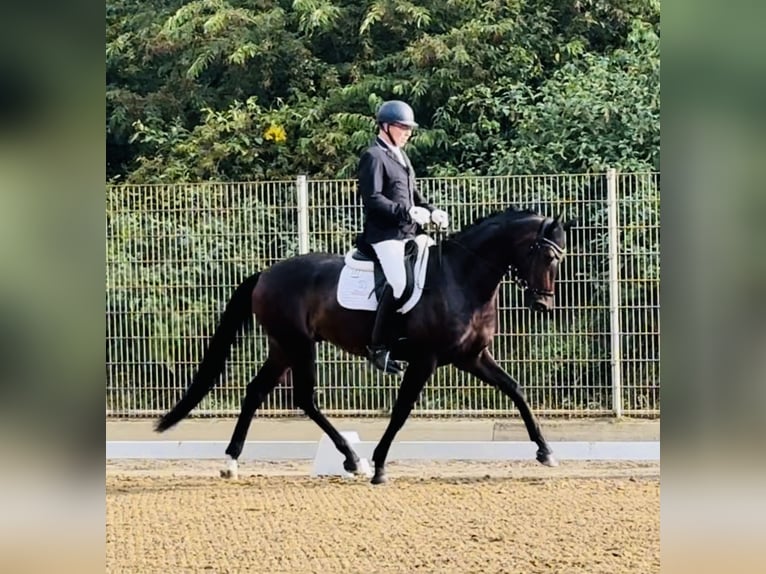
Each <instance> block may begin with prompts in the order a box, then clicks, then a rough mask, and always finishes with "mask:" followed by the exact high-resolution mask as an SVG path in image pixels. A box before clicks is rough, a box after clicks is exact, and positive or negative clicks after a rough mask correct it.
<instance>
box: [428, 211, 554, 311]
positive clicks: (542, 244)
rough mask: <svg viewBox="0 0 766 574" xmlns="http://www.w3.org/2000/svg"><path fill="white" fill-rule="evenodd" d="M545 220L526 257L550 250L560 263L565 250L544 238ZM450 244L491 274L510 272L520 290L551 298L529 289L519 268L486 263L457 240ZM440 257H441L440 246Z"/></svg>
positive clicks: (544, 292)
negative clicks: (545, 249)
mask: <svg viewBox="0 0 766 574" xmlns="http://www.w3.org/2000/svg"><path fill="white" fill-rule="evenodd" d="M545 224H546V220H543V221H542V223H540V229H539V230H538V232H537V237H536V238H535V241H534V242H533V243H532V245H530V246H529V251H528V252H527V257H531V256H532V255H533V254H534V253H535V252H537V251H539V250H540V249H543V248H546V247H547V248H550V249H551V251H553V256H554V258H555V259H556V261H561V259H563V258H564V255H565V253H566V250H565V249H562V248H561V247H559V246H558V245H556V243H554V242H553V241H551V240H550V239H548V238H547V237H545V227H546V225H545ZM449 241H450V243H454V244H455V245H457V246H458V247H460V248H461V249H463V250H464V251H465V252H466V253H468V254H469V255H470V256H471V257H473V258H475V259H476V260H478V261H479V263H481V264H482V265H483V266H484V267H486V268H487V269H489V270H490V271H492V272H493V273H497V272H501V274H500V275H501V277H502V276H505V274H506V273H508V272H509V271H510V273H511V280H512V281H513V282H514V283H515V284H516V285H518V286H519V287H520V288H521V289H525V290H529V291H530V292H531V293H533V294H535V295H545V296H553V292H552V291H546V290H543V289H531V288H530V287H529V283H528V282H527V280H526V279H524V278H523V277H522V276H521V275H520V274H519V268H518V267H517V266H516V265H513V264H510V265H508V266H507V267H505V266H502V267H501V266H498V265H496V264H494V263H491V262H489V261H487V259H486V258H484V257H482V256H481V255H479V254H478V253H476V252H475V251H474V250H473V249H470V248H468V247H466V246H465V245H463V243H461V242H460V241H458V240H457V239H450V240H449ZM440 255H441V246H440Z"/></svg>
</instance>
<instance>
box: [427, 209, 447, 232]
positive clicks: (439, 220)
mask: <svg viewBox="0 0 766 574" xmlns="http://www.w3.org/2000/svg"><path fill="white" fill-rule="evenodd" d="M431 221H433V222H434V223H435V224H436V225H438V226H439V227H440V228H441V229H447V227H448V226H449V215H447V212H446V211H443V210H441V209H434V210H433V211H432V212H431Z"/></svg>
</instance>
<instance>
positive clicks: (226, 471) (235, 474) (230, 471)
mask: <svg viewBox="0 0 766 574" xmlns="http://www.w3.org/2000/svg"><path fill="white" fill-rule="evenodd" d="M220 474H221V478H232V479H236V478H239V465H238V464H237V461H236V460H235V459H233V458H229V459H228V460H227V461H226V468H222V469H221V472H220Z"/></svg>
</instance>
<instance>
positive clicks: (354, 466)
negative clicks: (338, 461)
mask: <svg viewBox="0 0 766 574" xmlns="http://www.w3.org/2000/svg"><path fill="white" fill-rule="evenodd" d="M343 470H345V471H346V472H352V473H354V474H359V458H358V457H357V458H351V459H348V458H347V459H346V460H344V461H343Z"/></svg>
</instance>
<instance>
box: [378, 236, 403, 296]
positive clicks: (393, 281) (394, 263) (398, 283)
mask: <svg viewBox="0 0 766 574" xmlns="http://www.w3.org/2000/svg"><path fill="white" fill-rule="evenodd" d="M405 242H406V240H404V239H389V240H387V241H380V242H378V243H373V244H372V248H373V249H374V250H375V254H376V255H377V256H378V260H379V261H380V266H381V267H382V268H383V274H384V275H385V276H386V280H387V281H388V284H389V285H391V289H392V290H393V292H394V297H395V298H397V299H399V298H400V297H401V296H402V293H404V288H405V287H406V286H407V273H406V272H405V270H404V244H405Z"/></svg>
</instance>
